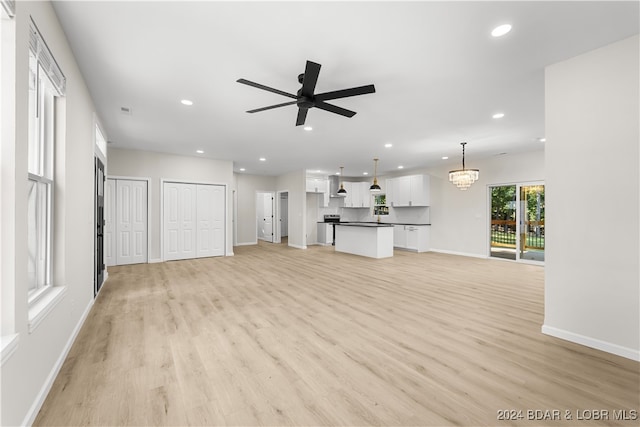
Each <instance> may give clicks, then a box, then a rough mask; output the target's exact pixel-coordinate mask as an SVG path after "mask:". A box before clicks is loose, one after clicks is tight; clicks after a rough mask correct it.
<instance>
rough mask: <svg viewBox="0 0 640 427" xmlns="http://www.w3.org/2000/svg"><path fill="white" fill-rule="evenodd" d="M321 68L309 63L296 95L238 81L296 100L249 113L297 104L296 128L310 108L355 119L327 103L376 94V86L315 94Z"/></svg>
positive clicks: (352, 114)
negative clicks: (333, 100)
mask: <svg viewBox="0 0 640 427" xmlns="http://www.w3.org/2000/svg"><path fill="white" fill-rule="evenodd" d="M320 66H321V65H320V64H316V63H315V62H312V61H307V66H306V67H305V70H304V73H303V74H300V75H299V76H298V82H299V83H301V84H302V87H301V88H300V89H299V90H298V92H297V94H296V95H294V94H292V93H288V92H283V91H281V90H278V89H274V88H271V87H269V86H265V85H261V84H259V83H254V82H252V81H249V80H246V79H238V80H237V82H238V83H242V84H245V85H249V86H253V87H256V88H258V89H262V90H266V91H269V92H273V93H277V94H280V95H283V96H287V97H289V98H293V99H295V101H289V102H284V103H282V104H276V105H270V106H268V107H263V108H256V109H255V110H249V111H247V113H257V112H260V111H265V110H271V109H273V108H279V107H285V106H287V105H293V104H296V105H297V106H298V117H297V119H296V126H300V125H303V124H304V122H305V120H306V119H307V112H308V111H309V109H310V108H313V107H316V108H319V109H321V110H325V111H329V112H331V113H335V114H340V115H341V116H345V117H353V116H354V115H355V114H356V112H355V111H351V110H347V109H346V108H342V107H338V106H335V105H333V104H329V103H327V102H325V101H329V100H332V99H339V98H347V97H349V96H357V95H365V94H367V93H375V91H376V88H375V86H373V85H366V86H358V87H353V88H350V89H342V90H334V91H332V92H325V93H318V94H315V93H314V91H315V89H316V83H317V82H318V75H319V74H320Z"/></svg>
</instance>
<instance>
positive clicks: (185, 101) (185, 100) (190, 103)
mask: <svg viewBox="0 0 640 427" xmlns="http://www.w3.org/2000/svg"><path fill="white" fill-rule="evenodd" d="M180 103H182V105H193V101H189V100H188V99H183V100H182V101H180Z"/></svg>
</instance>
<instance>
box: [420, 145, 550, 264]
mask: <svg viewBox="0 0 640 427" xmlns="http://www.w3.org/2000/svg"><path fill="white" fill-rule="evenodd" d="M467 148H468V147H467ZM542 148H543V147H542V146H541V147H540V151H532V152H526V153H516V154H505V155H502V156H495V157H491V158H486V159H479V160H478V159H474V158H473V155H471V156H467V159H466V163H467V167H469V168H474V169H479V170H480V179H479V180H478V181H477V182H475V183H474V184H473V185H472V186H471V188H469V189H468V190H466V191H461V190H459V189H458V188H456V187H455V186H454V185H453V184H451V183H450V182H449V170H450V169H452V168H451V166H450V165H449V166H447V167H442V168H438V169H432V170H430V171H429V174H430V175H431V207H430V212H429V213H430V220H431V248H432V249H433V250H436V251H442V252H451V253H458V254H464V255H470V256H479V257H486V256H488V253H489V236H490V235H489V223H490V217H489V203H490V200H489V186H492V185H496V184H505V183H525V182H532V181H544V178H545V177H544V151H543V150H542ZM467 153H468V154H469V150H467ZM455 168H457V167H455ZM455 168H454V169H455ZM548 205H549V203H548V201H547V206H548Z"/></svg>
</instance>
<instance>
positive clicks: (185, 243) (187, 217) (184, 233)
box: [163, 182, 197, 261]
mask: <svg viewBox="0 0 640 427" xmlns="http://www.w3.org/2000/svg"><path fill="white" fill-rule="evenodd" d="M163 200H164V206H163V213H164V215H163V216H164V259H165V260H167V261H170V260H176V259H189V258H195V257H196V254H197V247H196V242H197V237H196V236H197V222H196V209H197V204H196V201H197V188H196V185H195V184H182V183H176V182H165V183H164V194H163Z"/></svg>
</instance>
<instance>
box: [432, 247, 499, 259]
mask: <svg viewBox="0 0 640 427" xmlns="http://www.w3.org/2000/svg"><path fill="white" fill-rule="evenodd" d="M429 251H431V252H437V253H439V254H447V255H458V256H466V257H471V258H483V259H487V258H489V257H488V256H486V255H478V254H472V253H469V252H458V251H448V250H446V249H433V248H431V249H429Z"/></svg>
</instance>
